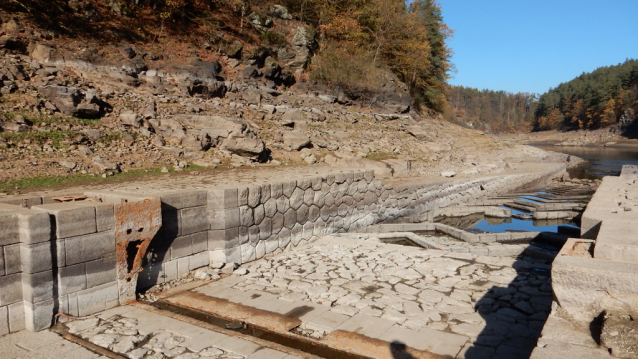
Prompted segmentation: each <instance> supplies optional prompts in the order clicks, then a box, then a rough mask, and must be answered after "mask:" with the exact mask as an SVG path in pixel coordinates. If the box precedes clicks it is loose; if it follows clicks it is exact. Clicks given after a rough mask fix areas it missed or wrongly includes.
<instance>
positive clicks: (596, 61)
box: [438, 0, 638, 93]
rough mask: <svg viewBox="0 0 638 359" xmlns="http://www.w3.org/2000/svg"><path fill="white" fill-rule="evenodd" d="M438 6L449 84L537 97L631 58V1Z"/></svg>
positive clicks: (442, 0)
mask: <svg viewBox="0 0 638 359" xmlns="http://www.w3.org/2000/svg"><path fill="white" fill-rule="evenodd" d="M438 2H439V4H440V5H441V10H442V13H443V18H444V20H443V21H444V22H445V23H446V24H447V25H448V26H449V27H450V28H452V29H453V30H454V37H453V38H452V39H451V40H449V41H448V46H450V47H451V48H452V50H453V51H454V56H453V57H452V63H453V64H454V65H455V66H456V73H453V74H452V78H451V79H450V80H449V82H450V83H451V84H454V85H463V86H468V87H476V88H478V89H491V90H504V91H509V92H532V93H544V92H546V91H547V90H549V89H550V88H551V87H556V86H558V85H559V84H560V83H561V82H566V81H569V80H571V79H573V78H574V77H576V76H578V75H580V74H581V73H583V72H591V71H593V70H595V69H596V68H598V67H601V66H609V65H617V64H618V63H621V62H624V61H625V59H627V58H638V0H602V1H601V0H596V1H594V0H535V1H522V0H438Z"/></svg>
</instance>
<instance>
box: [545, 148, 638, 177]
mask: <svg viewBox="0 0 638 359" xmlns="http://www.w3.org/2000/svg"><path fill="white" fill-rule="evenodd" d="M532 146H534V147H538V148H541V149H543V150H547V151H554V152H561V153H566V154H568V155H573V156H577V157H580V158H582V159H585V160H587V161H589V164H588V165H586V166H582V167H579V168H575V169H571V170H569V171H568V172H569V175H570V176H571V177H572V178H581V179H599V178H602V177H603V176H617V175H618V174H619V173H620V169H621V168H622V166H623V165H638V148H633V147H600V146H553V145H548V144H532Z"/></svg>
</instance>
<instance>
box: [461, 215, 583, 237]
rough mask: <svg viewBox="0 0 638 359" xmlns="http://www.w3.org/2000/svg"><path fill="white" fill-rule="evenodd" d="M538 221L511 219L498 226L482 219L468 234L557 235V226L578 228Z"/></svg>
mask: <svg viewBox="0 0 638 359" xmlns="http://www.w3.org/2000/svg"><path fill="white" fill-rule="evenodd" d="M540 223H542V222H540V221H529V220H522V219H516V218H512V219H511V220H510V221H505V222H503V223H500V224H490V223H489V222H488V221H487V220H486V219H483V220H482V221H480V222H479V223H477V224H476V225H474V226H473V227H472V228H469V229H468V231H470V232H489V233H505V232H509V231H516V232H521V231H525V232H553V233H558V227H559V226H569V227H573V228H578V227H576V226H572V225H570V224H567V223H565V224H556V225H549V226H547V225H541V224H540Z"/></svg>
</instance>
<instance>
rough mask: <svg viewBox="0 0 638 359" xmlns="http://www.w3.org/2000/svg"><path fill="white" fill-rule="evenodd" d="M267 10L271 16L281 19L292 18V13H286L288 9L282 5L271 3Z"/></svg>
mask: <svg viewBox="0 0 638 359" xmlns="http://www.w3.org/2000/svg"><path fill="white" fill-rule="evenodd" d="M268 10H269V13H270V15H271V16H273V17H276V18H278V19H283V20H292V15H290V14H289V13H288V9H287V8H286V7H285V6H283V5H271V6H270V8H269V9H268Z"/></svg>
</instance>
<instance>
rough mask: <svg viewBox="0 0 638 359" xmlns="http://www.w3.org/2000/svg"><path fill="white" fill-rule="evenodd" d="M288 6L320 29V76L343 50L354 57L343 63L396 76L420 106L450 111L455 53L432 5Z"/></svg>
mask: <svg viewBox="0 0 638 359" xmlns="http://www.w3.org/2000/svg"><path fill="white" fill-rule="evenodd" d="M288 4H289V5H290V7H291V8H292V9H294V10H296V11H298V12H299V13H300V16H303V17H304V18H305V19H306V20H307V21H310V22H312V23H313V25H314V26H316V28H317V29H318V33H319V44H320V45H321V51H320V53H319V55H318V56H317V58H316V62H315V64H316V65H318V66H316V67H315V70H317V71H319V72H321V71H322V69H320V68H318V67H320V66H319V65H322V64H327V63H330V61H328V58H330V57H332V58H333V59H334V56H333V53H334V52H335V51H343V50H344V49H345V50H346V51H347V52H348V53H349V54H351V55H350V56H348V57H346V58H344V59H343V61H346V59H348V61H350V62H351V63H361V64H365V65H364V67H367V68H368V70H373V69H389V70H390V71H392V72H393V73H394V74H396V75H397V76H398V77H399V78H400V79H401V80H402V81H403V82H405V83H406V84H407V85H408V86H409V88H410V91H411V93H412V95H413V98H414V99H415V100H416V101H417V105H422V106H424V107H427V108H429V109H432V110H434V111H442V110H443V108H444V107H445V106H446V97H445V95H444V94H445V86H446V80H447V78H448V75H447V73H448V70H449V69H450V63H449V58H450V55H451V52H450V50H449V49H448V48H447V46H446V45H445V39H446V38H448V37H449V36H451V35H452V32H451V30H449V29H448V28H447V26H446V25H445V24H444V23H443V17H442V16H441V11H440V7H439V5H438V4H437V3H436V2H435V1H434V0H417V1H414V2H412V3H411V4H410V5H406V3H405V2H404V1H402V0H354V1H347V0H341V1H340V0H337V1H326V0H306V1H303V2H301V3H299V2H296V1H295V2H293V1H290V2H289V3H288ZM336 49H339V50H336ZM353 57H356V58H353ZM370 66H372V67H370ZM344 67H346V66H344ZM333 69H334V67H333ZM324 70H325V69H324ZM324 72H325V71H324ZM345 78H346V77H344V79H345Z"/></svg>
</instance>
